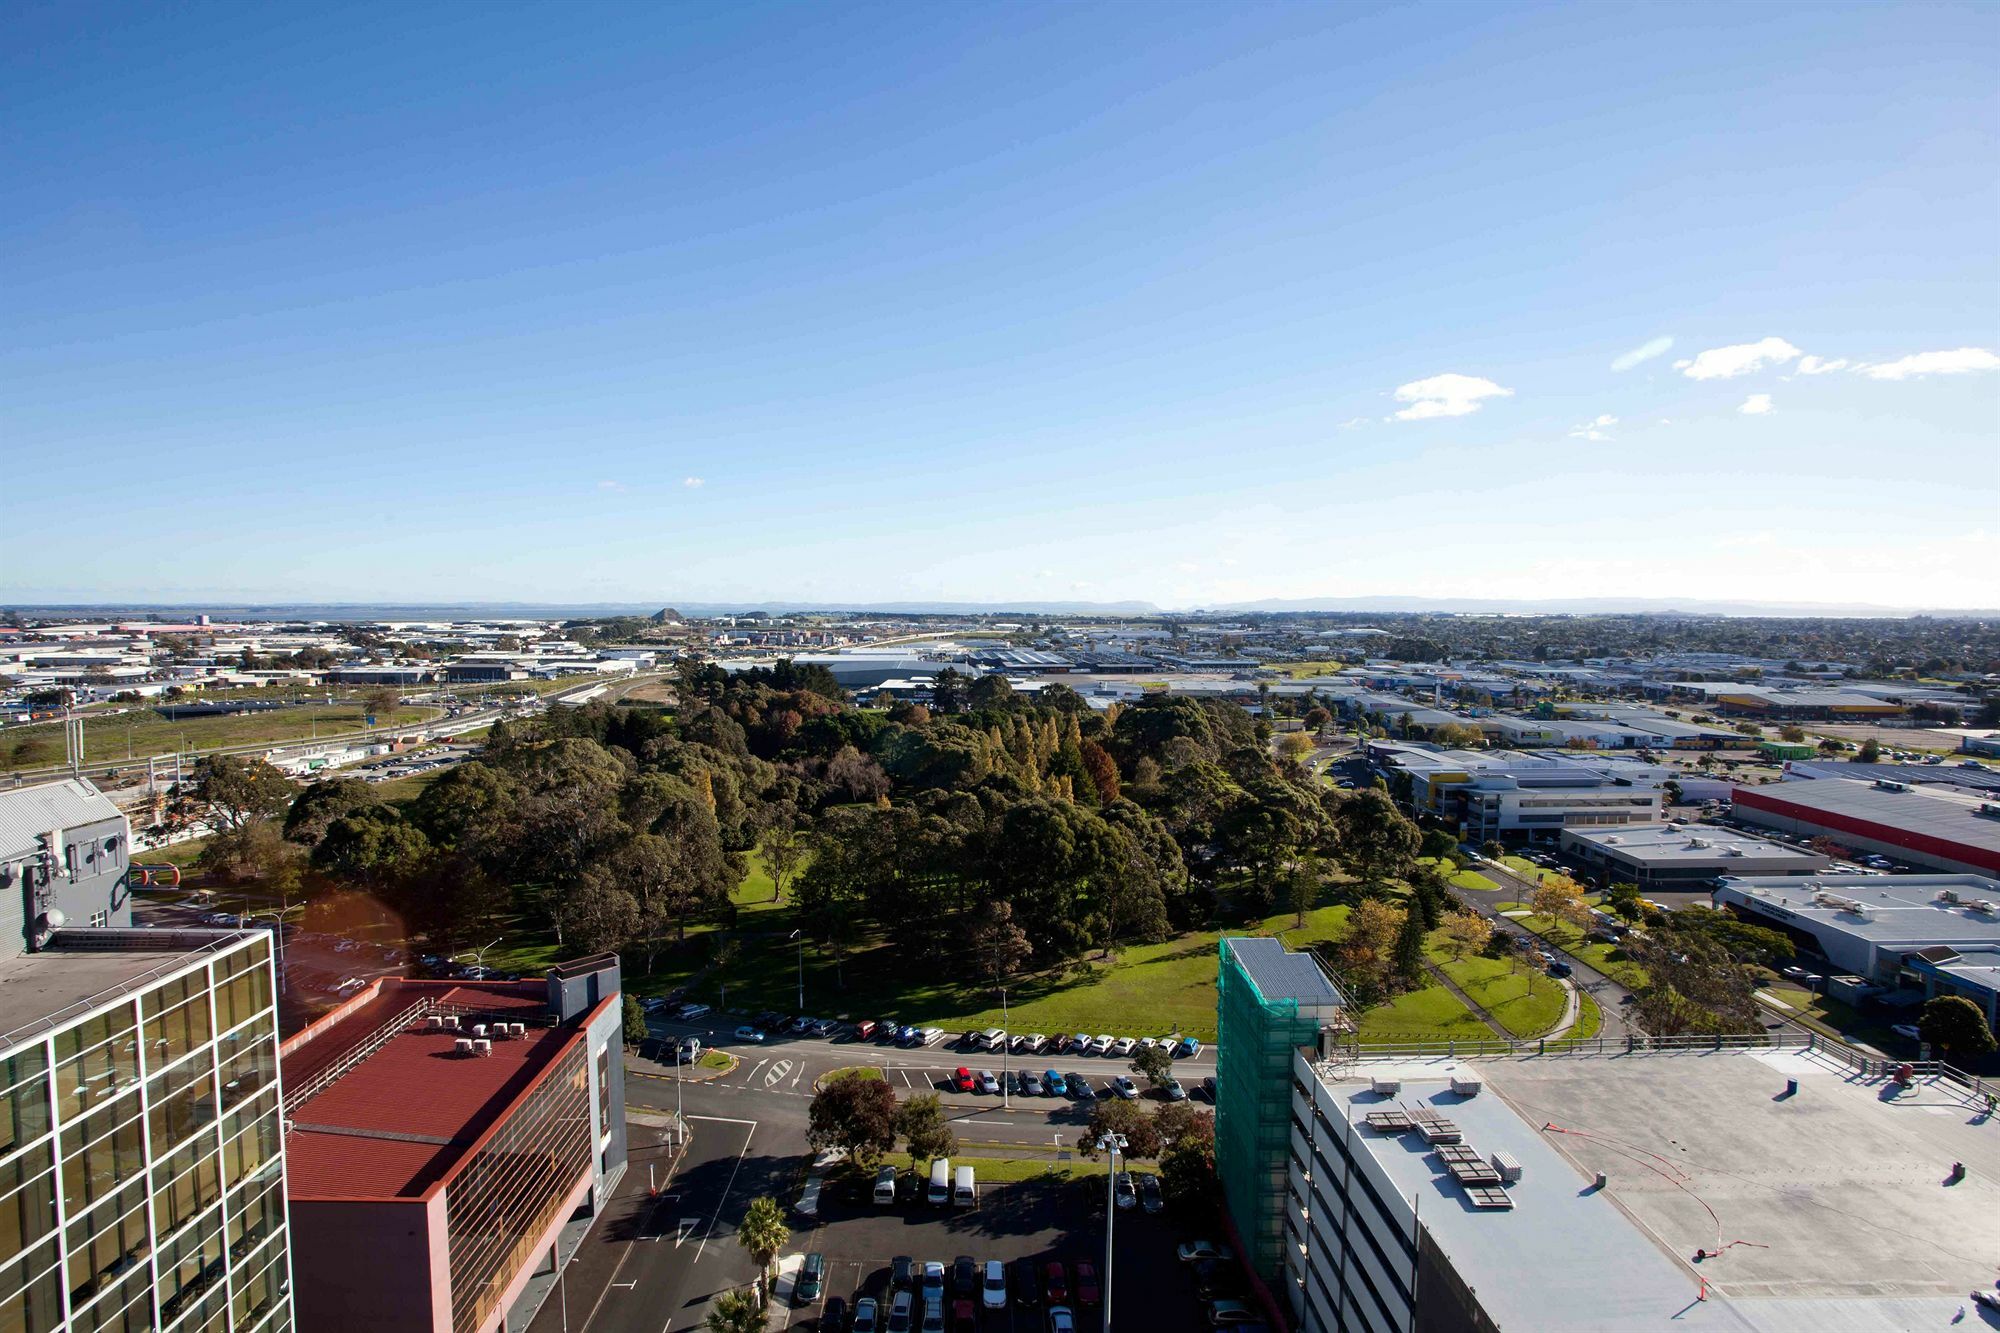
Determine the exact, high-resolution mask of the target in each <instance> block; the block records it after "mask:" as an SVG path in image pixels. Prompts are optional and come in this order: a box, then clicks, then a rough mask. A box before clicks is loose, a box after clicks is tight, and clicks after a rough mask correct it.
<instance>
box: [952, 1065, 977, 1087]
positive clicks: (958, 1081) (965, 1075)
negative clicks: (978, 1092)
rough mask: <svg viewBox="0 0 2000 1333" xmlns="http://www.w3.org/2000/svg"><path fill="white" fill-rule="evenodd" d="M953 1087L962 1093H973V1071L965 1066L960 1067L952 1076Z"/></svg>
mask: <svg viewBox="0 0 2000 1333" xmlns="http://www.w3.org/2000/svg"><path fill="white" fill-rule="evenodd" d="M951 1085H952V1087H954V1088H956V1089H958V1091H960V1092H971V1091H972V1071H971V1070H970V1069H967V1068H966V1067H965V1066H964V1065H960V1066H959V1067H958V1071H957V1072H956V1073H954V1074H953V1075H952V1076H951Z"/></svg>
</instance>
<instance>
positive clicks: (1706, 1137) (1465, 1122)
mask: <svg viewBox="0 0 2000 1333" xmlns="http://www.w3.org/2000/svg"><path fill="white" fill-rule="evenodd" d="M1391 1071H1393V1073H1394V1074H1396V1075H1397V1076H1400V1077H1401V1078H1402V1079H1403V1080H1404V1086H1403V1089H1402V1091H1401V1093H1400V1094H1398V1095H1397V1096H1395V1097H1393V1098H1379V1097H1377V1096H1375V1095H1374V1094H1373V1093H1372V1092H1371V1091H1370V1090H1369V1084H1368V1080H1369V1079H1370V1078H1372V1077H1376V1076H1380V1075H1381V1074H1383V1073H1385V1072H1391ZM1468 1072H1469V1073H1471V1074H1472V1075H1473V1076H1476V1077H1478V1078H1480V1079H1482V1080H1483V1081H1484V1083H1485V1091H1484V1092H1483V1093H1481V1094H1480V1095H1478V1096H1475V1097H1471V1098H1461V1097H1458V1096H1456V1095H1454V1094H1452V1093H1451V1092H1450V1091H1449V1084H1448V1081H1447V1080H1448V1079H1449V1078H1450V1077H1451V1075H1452V1074H1453V1073H1459V1074H1461V1075H1463V1074H1465V1073H1468ZM1788 1078H1795V1079H1797V1080H1798V1081H1799V1091H1798V1093H1797V1094H1796V1095H1794V1096H1790V1097H1786V1096H1783V1095H1782V1094H1783V1090H1784V1085H1785V1080H1786V1079H1788ZM1323 1081H1324V1082H1326V1083H1327V1085H1328V1086H1329V1088H1331V1089H1332V1090H1333V1091H1334V1092H1335V1093H1336V1094H1337V1095H1338V1096H1339V1097H1340V1098H1341V1099H1342V1100H1343V1101H1344V1102H1346V1103H1348V1104H1349V1105H1350V1108H1351V1112H1352V1114H1353V1116H1354V1117H1355V1118H1356V1119H1357V1120H1358V1119H1360V1117H1361V1116H1362V1115H1364V1114H1365V1113H1366V1112H1367V1111H1370V1110H1375V1109H1382V1108H1383V1107H1384V1106H1389V1105H1394V1104H1397V1103H1401V1104H1403V1105H1406V1106H1407V1105H1415V1104H1417V1103H1425V1104H1435V1105H1437V1106H1439V1107H1440V1108H1441V1109H1445V1110H1446V1113H1447V1114H1448V1115H1449V1116H1450V1117H1451V1118H1452V1119H1453V1120H1455V1121H1456V1122H1457V1123H1458V1124H1459V1126H1460V1127H1461V1129H1462V1130H1463V1131H1464V1135H1465V1141H1466V1142H1467V1143H1468V1144H1471V1145H1473V1146H1474V1147H1475V1148H1477V1149H1478V1150H1479V1151H1480V1152H1481V1153H1482V1154H1491V1153H1493V1152H1508V1153H1511V1154H1513V1155H1514V1156H1515V1157H1516V1158H1517V1159H1518V1160H1519V1161H1520V1162H1521V1163H1522V1166H1523V1168H1524V1173H1523V1177H1522V1180H1521V1181H1520V1182H1519V1183H1518V1184H1516V1185H1514V1186H1512V1187H1511V1188H1510V1190H1509V1193H1510V1194H1511V1195H1512V1196H1513V1197H1514V1199H1515V1207H1514V1209H1513V1210H1512V1211H1509V1212H1487V1211H1481V1210H1477V1209H1474V1208H1473V1207H1472V1206H1471V1205H1470V1204H1469V1203H1468V1202H1466V1201H1465V1199H1464V1197H1463V1194H1462V1192H1461V1191H1460V1190H1459V1189H1458V1187H1457V1186H1456V1185H1455V1184H1453V1183H1452V1181H1451V1179H1450V1177H1449V1176H1448V1175H1445V1174H1443V1169H1442V1167H1441V1166H1439V1165H1438V1164H1437V1162H1436V1161H1435V1159H1434V1158H1433V1157H1432V1156H1431V1155H1430V1154H1429V1153H1428V1152H1427V1151H1426V1150H1425V1149H1424V1147H1423V1144H1422V1142H1421V1140H1419V1139H1417V1138H1416V1137H1415V1136H1412V1135H1382V1134H1375V1133H1372V1132H1368V1131H1364V1132H1363V1134H1362V1142H1364V1143H1366V1144H1367V1145H1369V1146H1370V1147H1371V1149H1372V1150H1373V1151H1374V1153H1375V1155H1376V1157H1377V1160H1379V1161H1380V1162H1382V1163H1383V1165H1384V1167H1385V1169H1386V1170H1388V1172H1389V1173H1390V1175H1391V1178H1392V1179H1393V1180H1394V1181H1395V1182H1396V1184H1397V1186H1398V1187H1399V1188H1400V1189H1401V1190H1402V1191H1403V1192H1404V1193H1405V1194H1406V1195H1408V1196H1414V1197H1415V1198H1416V1200H1417V1205H1418V1213H1419V1216H1420V1217H1421V1218H1422V1220H1423V1222H1424V1224H1425V1225H1426V1226H1427V1227H1429V1228H1430V1229H1431V1231H1432V1234H1433V1237H1434V1238H1435V1239H1436V1240H1437V1242H1438V1243H1439V1244H1440V1245H1441V1246H1442V1248H1443V1249H1444V1250H1445V1252H1446V1253H1448V1254H1449V1255H1450V1256H1451V1257H1452V1260H1453V1262H1454V1263H1455V1264H1456V1265H1457V1266H1458V1268H1459V1270H1460V1272H1461V1275H1462V1276H1463V1277H1464V1279H1465V1281H1466V1282H1467V1283H1468V1284H1469V1285H1470V1286H1472V1287H1473V1288H1475V1289H1476V1290H1477V1292H1478V1293H1479V1296H1480V1299H1481V1300H1482V1301H1483V1302H1485V1303H1486V1305H1487V1307H1488V1309H1489V1311H1490V1312H1491V1313H1492V1314H1493V1315H1494V1317H1495V1319H1496V1322H1497V1323H1498V1324H1499V1326H1500V1327H1501V1328H1503V1329H1535V1330H1546V1331H1548V1333H1558V1331H1560V1330H1577V1331H1578V1333H1581V1331H1582V1330H1587V1329H1589V1330H1598V1329H1618V1330H1635V1331H1636V1330H1645V1329H1659V1330H1670V1329H1676V1328H1692V1327H1708V1328H1715V1329H1750V1330H1764V1331H1767V1333H1848V1331H1849V1330H1853V1333H1861V1331H1862V1330H1882V1329H1919V1328H1933V1327H1935V1328H1940V1329H1942V1328H1946V1327H1949V1326H1950V1325H1951V1324H1952V1323H1953V1320H1954V1316H1955V1315H1956V1313H1957V1311H1958V1310H1959V1308H1960V1306H1961V1305H1964V1304H1965V1303H1966V1299H1965V1298H1966V1294H1967V1293H1968V1292H1969V1291H1970V1290H1971V1289H1972V1288H1974V1287H1986V1288H1989V1289H1990V1288H1992V1287H1993V1285H1994V1281H1995V1277H1996V1275H2000V1122H1989V1121H1988V1120H1987V1118H1986V1117H1985V1116H1984V1115H1983V1114H1981V1113H1979V1112H1978V1111H1976V1110H1975V1109H1974V1108H1973V1107H1971V1106H1968V1105H1966V1104H1965V1103H1964V1102H1962V1101H1961V1100H1960V1099H1959V1098H1958V1097H1957V1096H1956V1095H1955V1094H1954V1093H1952V1092H1951V1091H1950V1090H1949V1089H1948V1088H1947V1087H1945V1086H1941V1085H1937V1084H1934V1083H1920V1084H1918V1085H1917V1086H1916V1087H1914V1088H1913V1089H1911V1090H1910V1091H1908V1092H1907V1093H1894V1092H1893V1090H1892V1089H1891V1087H1890V1086H1889V1085H1887V1084H1886V1083H1885V1082H1884V1081H1883V1080H1880V1079H1876V1080H1864V1079H1862V1078H1860V1077H1858V1076H1856V1075H1854V1074H1853V1073H1852V1072H1851V1071H1849V1070H1848V1069H1847V1068H1846V1067H1845V1066H1840V1065H1837V1064H1834V1063H1832V1062H1829V1061H1827V1060H1826V1059H1825V1058H1824V1057H1821V1056H1819V1055H1815V1054H1812V1053H1809V1052H1803V1051H1798V1052H1791V1051H1766V1050H1755V1051H1718V1052H1699V1053H1696V1052H1689V1053H1681V1054H1639V1055H1630V1056H1548V1057H1535V1058H1522V1059H1506V1060H1479V1061H1474V1062H1464V1061H1459V1062H1454V1061H1448V1060H1436V1061H1429V1062H1419V1063H1412V1062H1408V1061H1401V1062H1393V1063H1392V1062H1387V1061H1362V1062H1360V1063H1359V1064H1355V1065H1349V1066H1342V1067H1338V1069H1337V1071H1336V1072H1335V1073H1334V1074H1332V1075H1328V1076H1323ZM1954 1161H1961V1162H1964V1163H1965V1165H1966V1166H1967V1168H1968V1169H1969V1175H1968V1176H1967V1178H1966V1179H1965V1180H1964V1181H1962V1182H1961V1183H1959V1184H1957V1185H1953V1186H1947V1185H1945V1184H1944V1180H1945V1177H1946V1174H1947V1173H1948V1172H1949V1170H1950V1168H1951V1164H1952V1163H1953V1162H1954ZM1598 1171H1603V1172H1605V1173H1606V1175H1607V1177H1608V1182H1609V1183H1608V1187H1607V1188H1606V1189H1604V1190H1602V1191H1598V1190H1595V1189H1593V1188H1592V1178H1593V1176H1594V1174H1595V1173H1596V1172H1598ZM1700 1250H1705V1251H1709V1252H1711V1256H1712V1257H1708V1258H1705V1259H1703V1260H1701V1261H1699V1262H1697V1261H1695V1260H1694V1258H1693V1256H1694V1255H1695V1253H1696V1252H1697V1251H1700ZM1717 1250H1720V1253H1719V1254H1715V1253H1713V1252H1715V1251H1717ZM1703 1278H1705V1279H1707V1282H1708V1299H1707V1300H1706V1301H1698V1300H1697V1299H1696V1297H1697V1296H1698V1294H1699V1292H1700V1280H1701V1279H1703ZM1974 1326H1975V1327H1976V1326H1977V1325H1976V1324H1975V1325H1974Z"/></svg>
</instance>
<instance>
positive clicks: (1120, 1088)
mask: <svg viewBox="0 0 2000 1333" xmlns="http://www.w3.org/2000/svg"><path fill="white" fill-rule="evenodd" d="M1111 1091H1113V1092H1115V1093H1117V1094H1118V1095H1119V1096H1120V1097H1123V1098H1124V1099H1125V1100H1126V1101H1128V1102H1129V1101H1131V1100H1133V1099H1134V1098H1136V1097H1137V1096H1138V1095H1139V1085H1138V1084H1136V1083H1134V1082H1133V1081H1132V1080H1131V1079H1130V1078H1128V1077H1127V1076H1126V1075H1124V1074H1120V1075H1119V1076H1118V1077H1117V1078H1114V1079H1112V1080H1111Z"/></svg>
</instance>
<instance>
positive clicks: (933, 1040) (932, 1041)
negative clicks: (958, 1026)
mask: <svg viewBox="0 0 2000 1333" xmlns="http://www.w3.org/2000/svg"><path fill="white" fill-rule="evenodd" d="M923 1035H924V1045H926V1046H935V1045H937V1044H938V1043H939V1042H941V1041H943V1040H944V1029H943V1028H925V1029H924V1034H923Z"/></svg>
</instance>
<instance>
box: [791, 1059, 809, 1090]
mask: <svg viewBox="0 0 2000 1333" xmlns="http://www.w3.org/2000/svg"><path fill="white" fill-rule="evenodd" d="M805 1076H806V1062H805V1061H804V1060H801V1061H799V1072H798V1073H796V1074H794V1075H792V1086H793V1087H795V1088H796V1087H797V1086H799V1080H800V1079H802V1078H804V1077H805Z"/></svg>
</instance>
